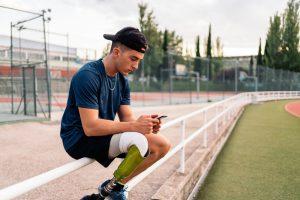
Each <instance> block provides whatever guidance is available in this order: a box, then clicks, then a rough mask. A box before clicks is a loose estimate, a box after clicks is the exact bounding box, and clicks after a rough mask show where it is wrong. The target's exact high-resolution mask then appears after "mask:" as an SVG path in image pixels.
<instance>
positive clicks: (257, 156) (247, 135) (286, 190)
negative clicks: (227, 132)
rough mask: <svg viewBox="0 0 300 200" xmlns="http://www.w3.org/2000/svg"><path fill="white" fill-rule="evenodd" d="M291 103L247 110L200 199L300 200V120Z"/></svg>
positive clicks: (261, 106) (269, 104) (200, 192)
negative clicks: (287, 107)
mask: <svg viewBox="0 0 300 200" xmlns="http://www.w3.org/2000/svg"><path fill="white" fill-rule="evenodd" d="M288 102H289V101H277V102H275V101H274V102H268V103H264V104H257V105H250V106H248V107H247V108H246V109H245V112H244V114H243V115H242V117H241V118H240V120H239V121H238V123H237V125H236V127H235V129H234V130H233V132H232V135H231V136H230V138H229V140H228V141H227V143H226V145H225V146H224V149H223V150H222V152H221V153H220V155H219V157H218V159H217V160H216V162H215V164H214V166H213V167H212V169H211V171H210V173H209V175H208V177H207V179H206V180H205V182H204V184H203V186H202V187H201V189H200V191H199V194H198V196H197V199H201V200H205V199H207V200H215V199H217V200H225V199H226V200H227V199H228V200H229V199H230V200H239V199H241V200H242V199H243V200H244V199H245V200H247V199H251V200H252V199H267V200H269V199H272V200H275V199H276V200H277V199H282V200H287V199H291V200H296V199H297V200H299V199H300V118H296V117H294V116H292V115H290V114H289V113H287V112H286V111H285V110H284V105H285V104H286V103H288Z"/></svg>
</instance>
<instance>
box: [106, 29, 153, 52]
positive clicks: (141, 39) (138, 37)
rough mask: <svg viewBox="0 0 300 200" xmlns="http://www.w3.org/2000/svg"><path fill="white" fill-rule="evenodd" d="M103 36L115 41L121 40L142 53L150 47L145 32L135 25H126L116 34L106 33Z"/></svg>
mask: <svg viewBox="0 0 300 200" xmlns="http://www.w3.org/2000/svg"><path fill="white" fill-rule="evenodd" d="M103 37H104V38H105V39H107V40H111V41H113V42H120V43H122V44H123V45H125V46H127V47H129V48H130V49H133V50H136V51H138V52H140V53H145V52H146V50H147V48H148V42H147V39H146V38H145V36H144V34H143V33H141V32H140V31H139V29H137V28H134V27H125V28H122V29H121V30H119V31H118V32H117V33H116V34H115V35H112V34H104V35H103Z"/></svg>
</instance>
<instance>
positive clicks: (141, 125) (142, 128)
mask: <svg viewBox="0 0 300 200" xmlns="http://www.w3.org/2000/svg"><path fill="white" fill-rule="evenodd" d="M158 123H159V120H158V119H155V118H152V117H151V115H142V116H140V117H139V118H138V119H137V120H136V121H135V123H134V126H135V129H136V131H137V132H139V133H142V134H143V135H146V134H150V133H152V132H153V127H154V125H155V124H158Z"/></svg>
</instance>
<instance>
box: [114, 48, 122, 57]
mask: <svg viewBox="0 0 300 200" xmlns="http://www.w3.org/2000/svg"><path fill="white" fill-rule="evenodd" d="M120 51H121V50H120V47H115V48H113V51H112V53H113V55H114V56H119V55H120Z"/></svg>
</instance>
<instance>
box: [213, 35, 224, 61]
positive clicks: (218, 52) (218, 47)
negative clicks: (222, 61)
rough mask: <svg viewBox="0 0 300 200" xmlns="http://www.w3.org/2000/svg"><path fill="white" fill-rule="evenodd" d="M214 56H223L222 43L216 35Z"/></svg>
mask: <svg viewBox="0 0 300 200" xmlns="http://www.w3.org/2000/svg"><path fill="white" fill-rule="evenodd" d="M215 52H216V54H215V56H216V57H223V44H222V42H221V38H220V37H219V36H218V37H217V39H216V51H215Z"/></svg>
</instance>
